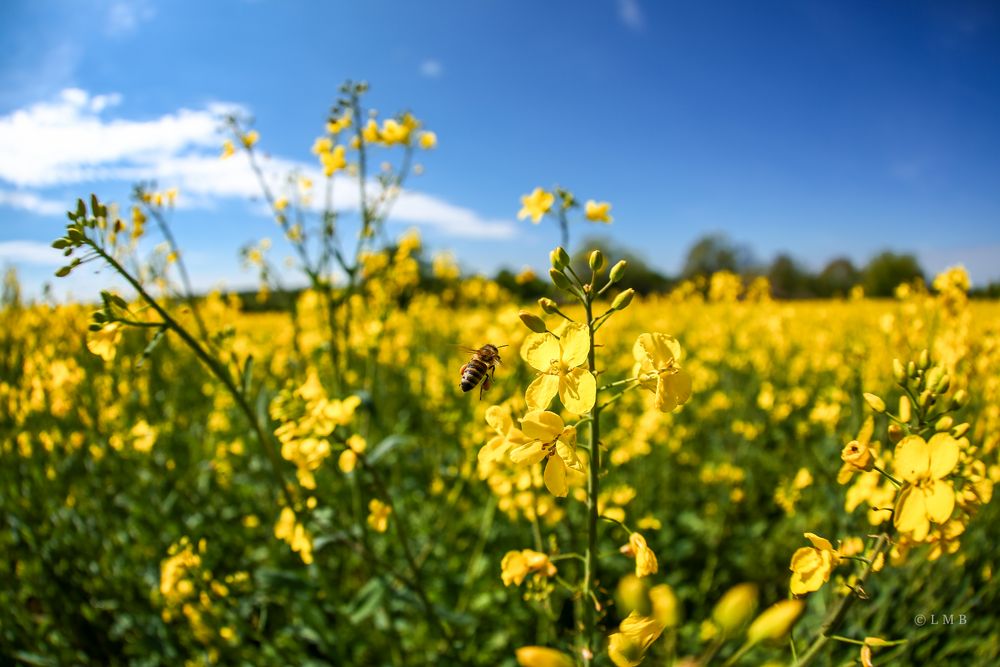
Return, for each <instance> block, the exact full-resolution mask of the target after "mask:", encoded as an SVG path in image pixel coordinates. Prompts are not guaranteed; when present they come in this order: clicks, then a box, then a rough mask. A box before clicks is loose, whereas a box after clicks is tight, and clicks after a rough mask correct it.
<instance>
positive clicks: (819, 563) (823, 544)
mask: <svg viewBox="0 0 1000 667" xmlns="http://www.w3.org/2000/svg"><path fill="white" fill-rule="evenodd" d="M805 537H806V539H807V540H809V541H810V542H812V546H811V547H801V548H800V549H797V550H796V551H795V553H794V554H793V555H792V563H791V565H790V566H789V568H788V569H790V570H791V571H792V573H793V574H792V582H791V585H790V588H791V591H792V595H805V594H806V593H811V592H813V591H818V590H819V589H820V587H822V586H823V584H825V583H826V582H828V581H830V574H831V573H832V572H833V568H835V567H837V565H838V564H839V563H840V553H838V552H837V550H836V549H834V548H833V545H832V544H830V541H829V540H827V539H824V538H822V537H819V536H818V535H815V534H813V533H806V534H805Z"/></svg>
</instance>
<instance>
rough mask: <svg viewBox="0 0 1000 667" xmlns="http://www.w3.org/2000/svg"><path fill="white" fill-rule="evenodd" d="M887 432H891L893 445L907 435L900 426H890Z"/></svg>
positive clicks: (890, 437) (890, 438) (890, 436)
mask: <svg viewBox="0 0 1000 667" xmlns="http://www.w3.org/2000/svg"><path fill="white" fill-rule="evenodd" d="M887 430H888V432H889V441H890V442H891V443H892V444H896V443H897V442H899V441H900V440H902V439H903V436H904V435H906V434H905V433H904V431H903V427H902V426H900V425H899V424H889V428H888V429H887Z"/></svg>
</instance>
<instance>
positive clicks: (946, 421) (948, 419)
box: [934, 415, 955, 433]
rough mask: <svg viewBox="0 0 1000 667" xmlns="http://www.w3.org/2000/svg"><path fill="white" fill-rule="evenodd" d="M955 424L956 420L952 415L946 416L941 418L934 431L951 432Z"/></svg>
mask: <svg viewBox="0 0 1000 667" xmlns="http://www.w3.org/2000/svg"><path fill="white" fill-rule="evenodd" d="M954 423H955V420H954V419H953V418H952V416H951V415H945V416H944V417H941V419H939V420H937V423H936V424H934V430H935V431H937V432H938V433H940V432H942V431H950V430H951V427H952V425H953V424H954Z"/></svg>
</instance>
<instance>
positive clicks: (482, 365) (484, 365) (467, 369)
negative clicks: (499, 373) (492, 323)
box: [459, 343, 507, 399]
mask: <svg viewBox="0 0 1000 667" xmlns="http://www.w3.org/2000/svg"><path fill="white" fill-rule="evenodd" d="M501 347H507V346H506V345H491V344H489V343H487V344H486V345H483V346H482V347H481V348H479V349H478V350H476V349H473V348H471V347H463V348H462V349H463V350H465V351H466V352H472V358H471V359H469V363H467V364H465V365H464V366H462V370H461V371H459V374H460V375H461V376H462V382H461V385H460V386H461V387H462V391H466V392H467V391H471V390H472V388H473V387H475V386H476V385H477V384H479V383H480V382H482V383H483V384H482V386H481V387H480V388H479V398H480V399H482V397H483V392H486V391H489V390H490V387H492V386H493V373H494V372H496V368H497V364H499V363H500V348H501Z"/></svg>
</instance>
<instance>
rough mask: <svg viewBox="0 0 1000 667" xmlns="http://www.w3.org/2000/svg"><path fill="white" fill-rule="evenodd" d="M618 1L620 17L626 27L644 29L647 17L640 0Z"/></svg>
mask: <svg viewBox="0 0 1000 667" xmlns="http://www.w3.org/2000/svg"><path fill="white" fill-rule="evenodd" d="M616 1H617V2H618V18H619V20H621V22H622V23H624V24H625V26H626V27H628V28H631V29H632V30H642V29H643V28H644V27H646V17H645V16H644V15H643V12H642V8H641V7H640V6H639V0H616Z"/></svg>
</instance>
